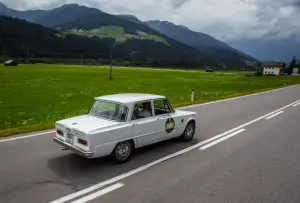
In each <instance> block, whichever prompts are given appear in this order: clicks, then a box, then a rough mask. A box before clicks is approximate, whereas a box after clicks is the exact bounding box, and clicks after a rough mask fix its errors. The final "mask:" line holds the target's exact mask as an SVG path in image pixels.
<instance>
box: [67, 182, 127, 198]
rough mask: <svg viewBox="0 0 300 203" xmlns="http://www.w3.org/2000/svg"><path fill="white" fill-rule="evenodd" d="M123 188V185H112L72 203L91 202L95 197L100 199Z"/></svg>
mask: <svg viewBox="0 0 300 203" xmlns="http://www.w3.org/2000/svg"><path fill="white" fill-rule="evenodd" d="M123 186H124V184H123V183H117V184H114V185H112V186H110V187H107V188H105V189H103V190H100V191H98V192H95V193H92V194H90V195H87V196H85V197H83V198H80V199H78V200H76V201H74V202H72V203H85V202H88V201H91V200H93V199H96V198H97V197H100V196H102V195H105V194H107V193H109V192H112V191H114V190H116V189H119V188H120V187H123Z"/></svg>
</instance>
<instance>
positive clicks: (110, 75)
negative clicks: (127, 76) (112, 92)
mask: <svg viewBox="0 0 300 203" xmlns="http://www.w3.org/2000/svg"><path fill="white" fill-rule="evenodd" d="M109 80H112V49H111V50H110V68H109Z"/></svg>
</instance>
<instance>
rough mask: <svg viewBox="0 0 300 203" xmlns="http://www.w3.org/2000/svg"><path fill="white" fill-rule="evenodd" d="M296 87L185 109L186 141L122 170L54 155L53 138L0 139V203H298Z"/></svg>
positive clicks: (141, 156) (155, 148) (152, 150)
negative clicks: (189, 120) (188, 115)
mask: <svg viewBox="0 0 300 203" xmlns="http://www.w3.org/2000/svg"><path fill="white" fill-rule="evenodd" d="M299 102H300V86H293V87H289V88H284V89H280V90H276V91H271V92H266V93H261V94H255V95H251V96H247V97H240V98H236V99H230V100H225V101H220V102H213V103H208V104H202V105H196V106H192V107H187V108H185V109H186V110H192V111H196V112H197V122H198V124H199V128H198V129H197V132H196V134H195V139H194V140H193V141H192V142H188V143H181V142H180V141H178V140H170V141H166V142H163V143H160V144H156V145H152V146H149V147H146V148H143V149H140V150H138V151H137V152H136V154H135V155H134V156H133V158H132V159H131V160H130V161H129V162H127V163H125V164H122V165H114V164H112V163H110V162H109V161H107V159H105V158H103V159H97V160H87V159H84V158H81V157H78V156H77V155H74V154H72V153H70V152H69V151H61V150H60V147H59V146H58V145H56V144H55V143H53V142H52V137H53V133H51V132H50V133H48V131H45V132H37V133H38V134H37V136H32V135H33V134H34V133H30V134H25V135H18V136H13V137H10V138H5V139H0V180H1V181H0V202H5V203H16V202H31V203H34V202H37V203H40V202H53V203H60V202H91V203H96V202H101V203H102V202H103V203H115V202H130V203H139V202H146V203H157V202H164V203H166V202H172V203H173V202H178V203H182V202H201V203H206V202H213V203H219V202H220V203H227V202H228V203H235V202H236V203H240V202H243V203H244V202H245V203H248V202H251V203H252V202H255V203H259V202H264V203H265V202H272V203H273V202H278V203H283V202H284V203H290V202H291V203H292V202H295V203H299V202H300V162H299V155H300V103H299Z"/></svg>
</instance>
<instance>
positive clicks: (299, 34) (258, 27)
mask: <svg viewBox="0 0 300 203" xmlns="http://www.w3.org/2000/svg"><path fill="white" fill-rule="evenodd" d="M0 1H2V2H3V3H4V4H6V5H7V6H8V7H10V8H14V9H18V10H27V9H51V8H54V7H58V6H61V5H62V4H68V3H79V4H80V5H85V6H89V7H95V8H98V9H100V10H102V11H104V12H107V13H111V14H132V15H135V16H137V17H138V18H139V19H141V20H168V21H171V22H173V23H175V24H181V25H185V26H187V27H189V28H190V29H192V30H195V31H201V32H205V33H208V34H211V35H212V36H214V37H216V38H218V39H221V40H224V41H231V40H239V39H241V38H243V39H245V38H249V39H253V38H254V39H255V38H261V37H273V38H297V39H300V23H299V22H298V21H299V20H300V0H0Z"/></svg>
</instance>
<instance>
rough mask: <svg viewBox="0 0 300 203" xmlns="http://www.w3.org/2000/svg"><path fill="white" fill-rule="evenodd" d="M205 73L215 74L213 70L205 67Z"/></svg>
mask: <svg viewBox="0 0 300 203" xmlns="http://www.w3.org/2000/svg"><path fill="white" fill-rule="evenodd" d="M205 71H206V72H208V73H214V72H215V70H214V69H212V68H209V67H207V68H206V69H205Z"/></svg>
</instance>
